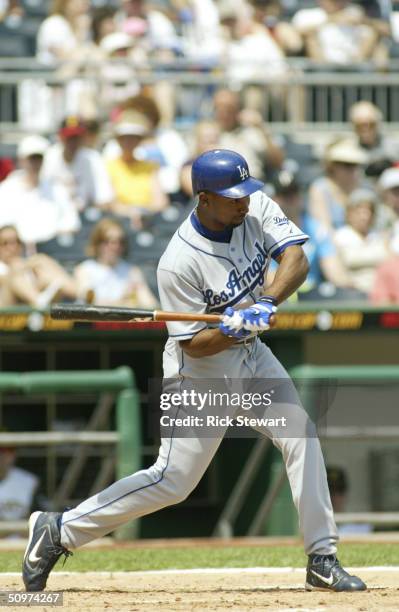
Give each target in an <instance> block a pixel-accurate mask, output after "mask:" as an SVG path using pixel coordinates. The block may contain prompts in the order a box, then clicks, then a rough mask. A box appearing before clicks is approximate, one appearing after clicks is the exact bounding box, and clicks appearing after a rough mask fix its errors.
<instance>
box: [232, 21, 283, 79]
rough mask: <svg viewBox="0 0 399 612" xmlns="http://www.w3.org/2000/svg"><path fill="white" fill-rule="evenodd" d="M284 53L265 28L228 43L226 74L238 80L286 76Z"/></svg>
mask: <svg viewBox="0 0 399 612" xmlns="http://www.w3.org/2000/svg"><path fill="white" fill-rule="evenodd" d="M286 74H287V62H286V61H285V59H284V53H283V52H282V50H281V49H280V47H279V46H278V44H277V43H276V42H275V40H273V38H272V37H271V36H270V34H269V33H268V32H267V30H266V29H265V30H262V31H258V32H254V33H253V34H248V35H247V36H244V37H243V38H241V39H240V40H239V41H234V42H231V43H229V44H228V75H229V78H231V79H235V80H238V81H250V80H251V79H261V78H262V77H266V76H273V77H276V76H284V75H285V76H286Z"/></svg>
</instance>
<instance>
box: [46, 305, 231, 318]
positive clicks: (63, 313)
mask: <svg viewBox="0 0 399 612" xmlns="http://www.w3.org/2000/svg"><path fill="white" fill-rule="evenodd" d="M50 316H51V318H52V319H63V320H70V321H128V322H130V321H132V322H133V321H136V320H140V319H146V320H148V321H205V322H206V323H220V321H221V315H218V314H202V313H199V312H198V313H189V312H166V311H164V310H142V309H137V308H121V307H119V306H91V305H90V306H89V305H84V306H81V305H76V304H54V305H53V306H51V308H50Z"/></svg>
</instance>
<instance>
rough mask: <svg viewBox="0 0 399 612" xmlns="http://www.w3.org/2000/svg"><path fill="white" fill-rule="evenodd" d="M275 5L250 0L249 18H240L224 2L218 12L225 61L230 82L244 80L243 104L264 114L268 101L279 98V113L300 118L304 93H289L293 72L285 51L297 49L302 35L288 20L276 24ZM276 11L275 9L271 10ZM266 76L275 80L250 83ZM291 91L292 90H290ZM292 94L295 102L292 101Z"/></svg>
mask: <svg viewBox="0 0 399 612" xmlns="http://www.w3.org/2000/svg"><path fill="white" fill-rule="evenodd" d="M276 7H277V9H278V6H277V4H276V3H274V2H273V3H270V2H267V1H266V0H252V1H251V3H250V9H251V10H250V12H249V18H248V19H246V20H245V21H244V22H242V21H240V19H239V18H238V15H237V14H236V13H235V12H234V9H232V8H231V7H230V8H229V6H228V5H227V6H224V7H223V11H222V12H221V22H222V28H223V29H222V30H221V34H222V36H223V38H224V52H223V54H224V63H225V65H226V70H227V77H228V79H229V81H230V82H233V83H234V82H236V83H238V84H240V85H241V84H245V89H244V92H243V95H244V99H245V100H246V106H248V107H250V108H253V109H256V110H258V111H260V112H261V113H262V115H264V116H267V112H268V105H269V103H270V102H271V100H273V101H274V102H276V101H277V102H278V104H279V108H281V109H282V111H283V112H282V115H283V114H284V112H285V113H287V114H289V115H290V116H291V117H292V118H293V119H294V118H295V119H298V120H299V119H302V120H303V114H304V109H303V104H302V100H303V95H299V93H300V91H301V89H300V88H297V89H296V96H292V95H291V96H288V89H287V87H286V84H287V83H288V81H289V79H290V75H291V73H292V70H291V68H290V67H289V64H288V62H287V61H286V52H288V49H289V51H290V52H298V51H299V50H300V48H301V44H302V43H301V39H300V37H299V36H298V34H297V33H296V31H295V30H294V29H293V28H292V27H291V25H290V24H289V23H284V24H283V23H281V24H280V23H279V24H278V26H277V25H276V16H275V14H273V9H275V8H276ZM274 13H275V11H274ZM265 77H271V78H273V79H274V80H275V82H273V83H272V84H270V85H253V84H252V82H253V81H257V80H258V81H259V80H260V81H262V79H264V78H265ZM291 93H292V90H291ZM294 97H295V104H293V103H291V102H292V101H293V100H294Z"/></svg>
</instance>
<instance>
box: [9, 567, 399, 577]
mask: <svg viewBox="0 0 399 612" xmlns="http://www.w3.org/2000/svg"><path fill="white" fill-rule="evenodd" d="M346 569H347V571H348V572H351V573H352V572H354V573H356V572H382V573H389V572H399V565H381V566H379V565H376V566H371V567H349V568H346ZM304 573H305V569H304V568H303V567H215V568H213V567H204V568H201V567H198V568H191V569H164V570H139V571H126V572H122V571H117V572H104V571H98V572H96V571H88V572H84V571H75V572H57V571H54V572H52V576H54V575H57V576H61V577H66V578H67V577H68V576H77V575H79V574H83V575H85V576H90V575H93V576H94V577H103V578H123V577H129V576H132V577H134V576H168V575H175V574H178V575H185V574H187V575H190V574H216V575H217V574H304ZM20 575H21V573H20V572H0V577H1V576H4V577H10V578H15V577H16V576H20Z"/></svg>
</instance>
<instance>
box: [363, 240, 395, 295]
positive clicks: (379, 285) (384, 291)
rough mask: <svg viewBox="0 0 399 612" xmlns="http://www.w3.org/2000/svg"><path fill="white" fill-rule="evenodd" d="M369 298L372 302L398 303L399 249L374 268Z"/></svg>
mask: <svg viewBox="0 0 399 612" xmlns="http://www.w3.org/2000/svg"><path fill="white" fill-rule="evenodd" d="M370 300H371V302H372V303H373V304H387V305H388V304H396V305H399V249H398V250H397V251H396V253H395V254H394V255H392V256H391V257H389V258H388V259H387V260H386V261H384V263H382V264H381V265H380V266H378V268H377V269H376V271H375V279H374V285H373V287H372V290H371V293H370Z"/></svg>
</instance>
